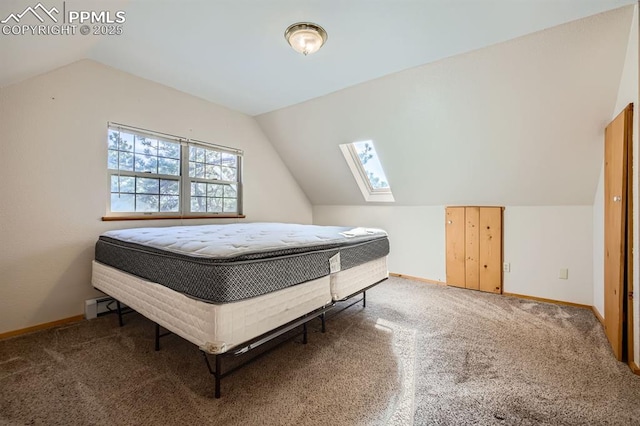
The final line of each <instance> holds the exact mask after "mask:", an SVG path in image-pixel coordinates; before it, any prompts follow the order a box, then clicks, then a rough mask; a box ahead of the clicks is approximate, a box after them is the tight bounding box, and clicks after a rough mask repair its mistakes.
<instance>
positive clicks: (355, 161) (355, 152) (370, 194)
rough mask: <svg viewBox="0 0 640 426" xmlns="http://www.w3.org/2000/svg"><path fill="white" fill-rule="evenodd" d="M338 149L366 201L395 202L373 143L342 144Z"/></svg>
mask: <svg viewBox="0 0 640 426" xmlns="http://www.w3.org/2000/svg"><path fill="white" fill-rule="evenodd" d="M340 149H341V150H342V154H343V155H344V158H345V160H346V161H347V165H348V166H349V168H350V169H351V173H353V177H354V178H355V180H356V183H357V184H358V187H359V188H360V191H361V192H362V195H363V197H364V199H365V200H366V201H379V202H393V201H395V199H394V198H393V194H392V193H391V187H390V186H389V181H388V180H387V176H386V175H385V173H384V170H383V168H382V163H381V162H380V157H378V153H377V152H376V148H375V146H374V145H373V141H362V142H353V143H349V144H344V145H340Z"/></svg>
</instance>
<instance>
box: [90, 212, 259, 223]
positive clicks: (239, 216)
mask: <svg viewBox="0 0 640 426" xmlns="http://www.w3.org/2000/svg"><path fill="white" fill-rule="evenodd" d="M244 218H246V216H245V215H243V214H231V215H229V214H227V215H222V214H215V215H206V216H205V215H203V216H195V215H193V216H161V215H148V216H102V221H103V222H108V221H116V220H166V219H179V220H184V219H244Z"/></svg>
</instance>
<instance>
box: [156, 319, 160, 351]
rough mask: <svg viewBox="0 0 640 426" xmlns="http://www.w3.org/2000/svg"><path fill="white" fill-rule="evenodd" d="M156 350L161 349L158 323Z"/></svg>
mask: <svg viewBox="0 0 640 426" xmlns="http://www.w3.org/2000/svg"><path fill="white" fill-rule="evenodd" d="M155 350H156V352H157V351H159V350H160V324H158V323H156V347H155Z"/></svg>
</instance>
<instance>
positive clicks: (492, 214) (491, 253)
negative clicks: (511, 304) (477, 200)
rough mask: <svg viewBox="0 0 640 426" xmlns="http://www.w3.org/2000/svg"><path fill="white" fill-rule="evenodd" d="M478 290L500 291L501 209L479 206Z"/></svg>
mask: <svg viewBox="0 0 640 426" xmlns="http://www.w3.org/2000/svg"><path fill="white" fill-rule="evenodd" d="M480 290H482V291H488V292H491V293H502V209H501V208H500V207H481V208H480Z"/></svg>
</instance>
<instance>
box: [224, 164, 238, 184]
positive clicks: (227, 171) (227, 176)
mask: <svg viewBox="0 0 640 426" xmlns="http://www.w3.org/2000/svg"><path fill="white" fill-rule="evenodd" d="M222 180H228V181H235V180H236V169H232V168H231V167H224V166H223V167H222Z"/></svg>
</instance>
